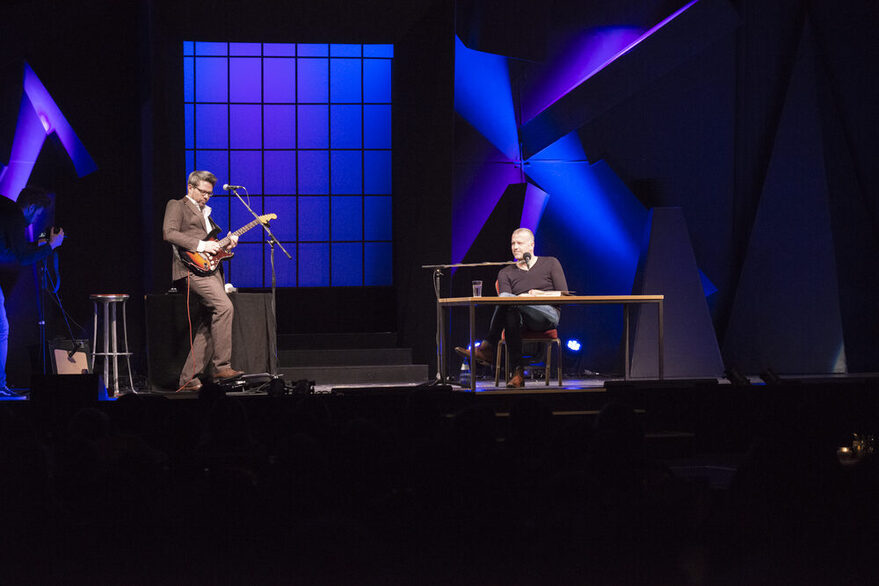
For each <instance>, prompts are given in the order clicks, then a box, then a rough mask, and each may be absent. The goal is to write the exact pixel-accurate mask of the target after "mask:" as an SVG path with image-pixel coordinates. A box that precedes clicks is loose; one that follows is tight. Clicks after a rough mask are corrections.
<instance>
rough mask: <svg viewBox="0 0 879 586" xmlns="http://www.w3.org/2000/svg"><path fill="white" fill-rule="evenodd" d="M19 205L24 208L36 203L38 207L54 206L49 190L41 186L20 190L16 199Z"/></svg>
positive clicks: (47, 207)
mask: <svg viewBox="0 0 879 586" xmlns="http://www.w3.org/2000/svg"><path fill="white" fill-rule="evenodd" d="M15 203H17V204H18V207H20V208H21V209H24V208H26V207H28V206H29V205H32V204H33V205H35V206H37V207H38V208H44V209H49V208H50V207H52V198H51V197H49V192H48V191H46V190H45V189H41V188H39V187H25V188H24V189H22V190H21V191H19V192H18V199H17V200H15Z"/></svg>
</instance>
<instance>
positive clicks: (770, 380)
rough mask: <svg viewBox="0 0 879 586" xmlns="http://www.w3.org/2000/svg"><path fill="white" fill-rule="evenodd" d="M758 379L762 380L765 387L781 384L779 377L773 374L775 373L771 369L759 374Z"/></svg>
mask: <svg viewBox="0 0 879 586" xmlns="http://www.w3.org/2000/svg"><path fill="white" fill-rule="evenodd" d="M760 378H762V379H763V382H764V383H766V384H767V385H780V384H781V383H782V380H781V377H780V376H778V375H777V374H775V371H774V370H772V369H771V368H767V369H766V370H764V371H763V372H761V373H760Z"/></svg>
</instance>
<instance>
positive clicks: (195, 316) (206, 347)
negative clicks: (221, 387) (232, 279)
mask: <svg viewBox="0 0 879 586" xmlns="http://www.w3.org/2000/svg"><path fill="white" fill-rule="evenodd" d="M181 285H182V288H181V290H182V291H186V281H185V280H183V281H182V282H181ZM189 291H190V292H191V293H193V294H194V295H193V296H192V298H191V300H190V306H189V310H190V315H191V319H192V320H193V321H192V327H193V329H195V332H194V335H193V339H192V350H191V351H190V352H189V356H187V358H186V363H185V364H184V365H183V371H182V372H181V373H180V385H181V386H182V385H184V384H186V383H187V382H188V381H190V380H192V379H193V378H194V377H195V376H196V375H198V374H199V373H200V372H202V371H203V370H204V369H205V367H206V366H207V365H208V364H209V363H213V366H214V369H213V370H214V372H216V371H217V370H220V369H222V368H231V366H232V317H233V315H234V309H233V307H232V300H231V299H229V296H228V295H227V294H226V290H225V289H224V288H223V276H222V275H221V274H220V273H219V271H218V272H216V273H214V274H213V275H211V276H209V277H199V276H197V275H192V274H190V275H189ZM198 301H200V302H201V305H202V306H203V308H202V311H201V312H199V311H198V307H197V306H195V305H193V303H197V302H198Z"/></svg>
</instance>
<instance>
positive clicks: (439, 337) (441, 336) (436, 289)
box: [421, 261, 516, 385]
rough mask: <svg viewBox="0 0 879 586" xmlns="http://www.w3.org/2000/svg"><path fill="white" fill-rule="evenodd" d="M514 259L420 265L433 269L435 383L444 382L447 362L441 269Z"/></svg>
mask: <svg viewBox="0 0 879 586" xmlns="http://www.w3.org/2000/svg"><path fill="white" fill-rule="evenodd" d="M514 264H516V261H512V262H509V261H505V262H476V263H455V264H442V265H421V268H422V269H433V293H434V295H435V297H436V371H437V372H436V376H435V378H434V382H435V383H439V384H441V385H444V384H446V373H447V372H448V371H447V366H448V365H447V364H446V356H445V354H446V353H445V349H446V344H445V323H444V322H445V320H444V319H443V309H442V307H440V297H441V296H440V281H441V280H442V276H443V269H456V268H461V267H466V268H472V267H495V266H498V267H499V266H507V265H514ZM470 376H475V374H474V371H472V370H471V371H470Z"/></svg>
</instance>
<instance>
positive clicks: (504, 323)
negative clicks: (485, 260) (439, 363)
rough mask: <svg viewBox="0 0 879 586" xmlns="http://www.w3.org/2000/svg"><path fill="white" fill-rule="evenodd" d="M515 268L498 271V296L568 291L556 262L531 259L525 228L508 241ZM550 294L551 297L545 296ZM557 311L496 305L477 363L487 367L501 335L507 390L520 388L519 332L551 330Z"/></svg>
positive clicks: (531, 247) (522, 378) (531, 245)
mask: <svg viewBox="0 0 879 586" xmlns="http://www.w3.org/2000/svg"><path fill="white" fill-rule="evenodd" d="M510 246H511V248H512V250H513V257H514V258H515V259H516V264H515V265H510V266H507V267H504V268H503V269H501V271H500V272H499V273H498V276H497V280H498V295H500V296H501V297H513V296H526V295H530V296H541V295H551V294H555V295H560V294H561V292H565V291H567V290H568V283H567V281H566V280H565V273H564V271H563V270H562V265H561V264H560V263H559V261H558V259H556V258H555V257H552V256H541V257H537V256H534V234H533V233H532V232H531V230H529V229H528V228H519V229H517V230H515V231H514V232H513V236H512V238H511V241H510ZM548 292H552V293H548ZM559 315H560V311H559V308H558V307H555V306H552V305H498V306H496V307H495V310H494V315H492V317H491V326H490V327H489V330H488V335H487V336H486V337H485V339H484V340H483V341H482V343H481V344H480V345H479V346H477V347H476V350H475V351H474V352H473V355H474V357H475V358H476V360H477V361H478V362H481V363H483V364H489V365H490V364H491V363H492V362H493V361H494V349H495V347H496V346H497V344H498V342H499V341H500V339H501V333H503V332H506V333H504V338H505V341H506V344H507V348H509V351H510V365H511V369H512V370H513V376H512V378H511V379H510V380H509V381H507V387H509V388H523V387H524V386H525V376H524V373H523V364H522V328H523V327H525V328H527V329H529V330H533V331H538V332H542V331H545V330H552V329H555V328H556V327H557V326H558V324H559ZM455 352H457V353H458V354H461V355H462V356H465V357H468V358H469V357H470V351H469V350H467V349H466V348H460V347H458V348H455Z"/></svg>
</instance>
